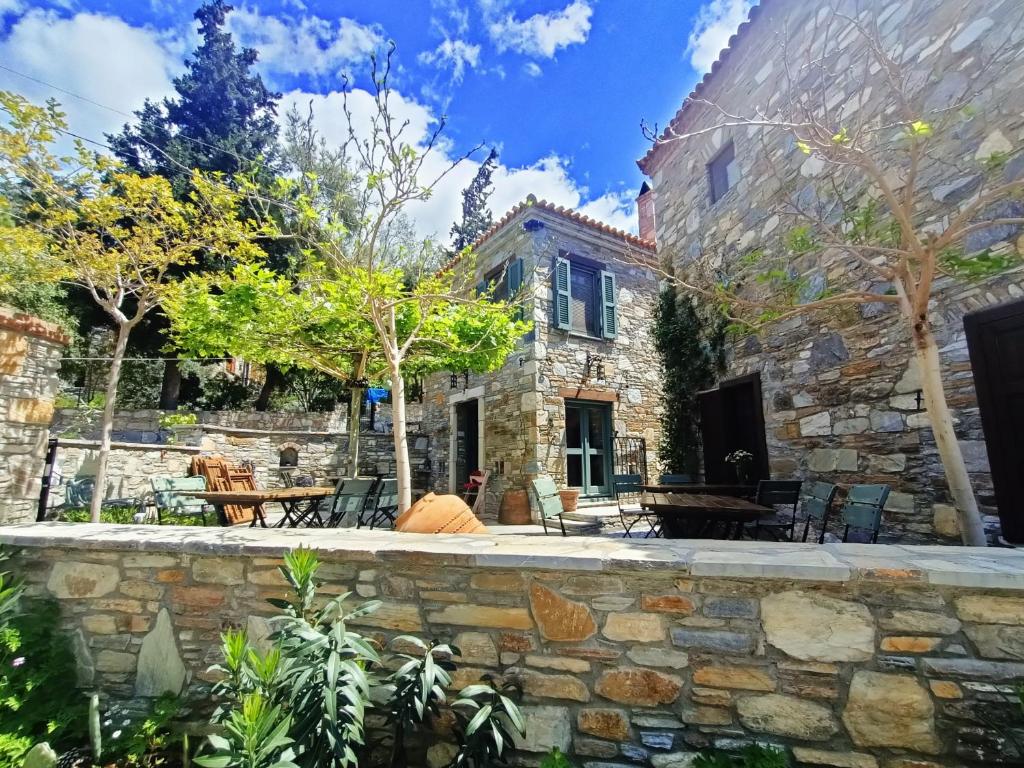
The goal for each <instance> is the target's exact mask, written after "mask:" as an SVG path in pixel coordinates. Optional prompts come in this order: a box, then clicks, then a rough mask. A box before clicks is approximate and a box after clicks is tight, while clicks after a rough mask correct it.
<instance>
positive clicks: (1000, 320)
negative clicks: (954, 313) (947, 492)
mask: <svg viewBox="0 0 1024 768" xmlns="http://www.w3.org/2000/svg"><path fill="white" fill-rule="evenodd" d="M964 329H965V330H966V331H967V346H968V349H969V351H970V354H971V367H972V368H973V370H974V386H975V389H976V390H977V393H978V408H979V410H980V412H981V425H982V429H983V430H984V433H985V445H986V447H987V449H988V460H989V466H990V467H991V470H992V484H993V487H994V490H995V496H996V505H997V506H998V507H999V520H1000V523H1001V525H1002V531H1003V537H1004V538H1006V539H1007V540H1008V541H1012V542H1016V543H1021V542H1024V492H1022V486H1021V482H1022V478H1024V300H1020V301H1012V302H1008V303H1006V304H1000V305H999V306H995V307H991V308H989V309H984V310H981V311H978V312H972V313H970V314H968V315H966V316H964Z"/></svg>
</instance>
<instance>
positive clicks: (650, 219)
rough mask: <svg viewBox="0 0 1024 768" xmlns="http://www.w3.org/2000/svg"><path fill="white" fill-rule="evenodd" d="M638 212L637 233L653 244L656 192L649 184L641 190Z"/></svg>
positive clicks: (638, 197) (638, 196)
mask: <svg viewBox="0 0 1024 768" xmlns="http://www.w3.org/2000/svg"><path fill="white" fill-rule="evenodd" d="M636 212H637V217H638V218H639V225H638V230H637V233H638V234H639V235H640V237H641V238H643V239H644V240H647V241H648V242H651V243H653V242H654V241H655V233H654V224H655V222H654V190H653V189H651V187H650V185H648V184H647V182H646V181H645V182H644V185H643V186H642V187H641V188H640V194H639V195H637V198H636Z"/></svg>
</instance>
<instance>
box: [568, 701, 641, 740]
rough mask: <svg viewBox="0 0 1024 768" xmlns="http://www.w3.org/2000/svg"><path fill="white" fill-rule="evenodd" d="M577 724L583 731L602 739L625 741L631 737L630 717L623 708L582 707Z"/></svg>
mask: <svg viewBox="0 0 1024 768" xmlns="http://www.w3.org/2000/svg"><path fill="white" fill-rule="evenodd" d="M576 726H577V728H578V729H579V730H580V731H581V732H583V733H586V734H589V735H591V736H599V737H600V738H602V739H611V740H612V741H625V740H626V739H628V738H629V718H628V716H627V714H626V712H624V711H623V710H621V709H581V710H580V712H579V715H578V716H577V718H576Z"/></svg>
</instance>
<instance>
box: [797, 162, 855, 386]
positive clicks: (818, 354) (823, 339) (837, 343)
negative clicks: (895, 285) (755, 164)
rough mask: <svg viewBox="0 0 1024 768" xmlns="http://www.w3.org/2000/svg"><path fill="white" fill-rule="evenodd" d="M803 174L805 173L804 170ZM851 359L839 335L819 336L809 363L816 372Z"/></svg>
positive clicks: (812, 345) (815, 341) (812, 348)
mask: <svg viewBox="0 0 1024 768" xmlns="http://www.w3.org/2000/svg"><path fill="white" fill-rule="evenodd" d="M805 162H806V161H805ZM801 172H803V169H802V168H801ZM849 359H850V353H849V352H848V351H847V349H846V344H845V343H844V342H843V337H842V336H840V335H839V334H838V333H829V334H827V335H825V336H818V337H817V338H816V339H815V340H814V341H813V342H812V343H811V354H810V357H809V358H808V363H809V365H810V366H811V370H812V371H814V372H817V371H823V370H825V369H828V368H834V367H836V366H837V365H839V364H840V363H843V362H846V361H847V360H849Z"/></svg>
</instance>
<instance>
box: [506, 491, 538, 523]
mask: <svg viewBox="0 0 1024 768" xmlns="http://www.w3.org/2000/svg"><path fill="white" fill-rule="evenodd" d="M498 522H499V523H501V524H502V525H529V524H530V523H531V522H533V519H532V518H531V517H530V494H529V492H528V491H505V493H503V494H502V496H501V507H500V508H499V509H498Z"/></svg>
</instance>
